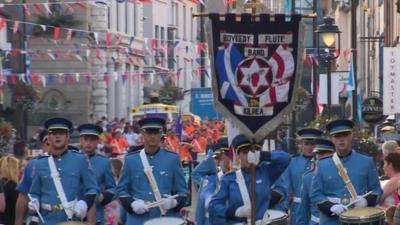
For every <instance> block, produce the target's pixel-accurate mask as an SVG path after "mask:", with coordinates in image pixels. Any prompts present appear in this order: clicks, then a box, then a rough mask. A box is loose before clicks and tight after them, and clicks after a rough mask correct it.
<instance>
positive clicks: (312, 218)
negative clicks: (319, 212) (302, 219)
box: [311, 214, 319, 223]
mask: <svg viewBox="0 0 400 225" xmlns="http://www.w3.org/2000/svg"><path fill="white" fill-rule="evenodd" d="M311 221H313V222H314V223H319V218H318V217H316V216H314V215H312V214H311Z"/></svg>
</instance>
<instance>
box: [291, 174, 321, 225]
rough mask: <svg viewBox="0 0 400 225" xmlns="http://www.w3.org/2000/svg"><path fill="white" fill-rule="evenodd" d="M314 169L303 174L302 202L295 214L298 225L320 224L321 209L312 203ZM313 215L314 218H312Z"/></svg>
mask: <svg viewBox="0 0 400 225" xmlns="http://www.w3.org/2000/svg"><path fill="white" fill-rule="evenodd" d="M313 176H314V171H311V170H310V171H308V172H306V173H305V174H304V175H303V183H302V187H301V194H300V197H301V203H300V207H299V210H298V211H297V214H296V215H295V218H296V224H297V225H318V224H319V223H318V221H317V220H316V219H317V218H318V219H319V210H318V209H317V207H316V206H315V205H313V204H311V181H312V178H313ZM311 217H313V219H311Z"/></svg>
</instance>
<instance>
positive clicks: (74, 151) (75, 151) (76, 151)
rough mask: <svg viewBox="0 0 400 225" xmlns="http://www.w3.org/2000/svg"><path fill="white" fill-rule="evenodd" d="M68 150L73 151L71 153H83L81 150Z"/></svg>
mask: <svg viewBox="0 0 400 225" xmlns="http://www.w3.org/2000/svg"><path fill="white" fill-rule="evenodd" d="M68 150H69V151H71V152H73V153H79V154H83V152H81V151H79V150H76V149H68Z"/></svg>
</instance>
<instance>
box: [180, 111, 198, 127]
mask: <svg viewBox="0 0 400 225" xmlns="http://www.w3.org/2000/svg"><path fill="white" fill-rule="evenodd" d="M186 120H190V121H193V123H194V124H197V125H200V122H201V118H200V116H198V115H195V114H193V113H183V114H182V121H186Z"/></svg>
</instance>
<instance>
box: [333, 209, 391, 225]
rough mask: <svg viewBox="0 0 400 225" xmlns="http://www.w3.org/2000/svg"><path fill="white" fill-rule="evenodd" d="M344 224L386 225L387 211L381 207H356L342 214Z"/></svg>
mask: <svg viewBox="0 0 400 225" xmlns="http://www.w3.org/2000/svg"><path fill="white" fill-rule="evenodd" d="M340 224H342V225H352V224H353V225H384V224H385V212H384V211H383V210H382V209H380V208H373V207H366V208H354V209H350V210H348V211H346V212H344V213H342V214H340Z"/></svg>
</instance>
